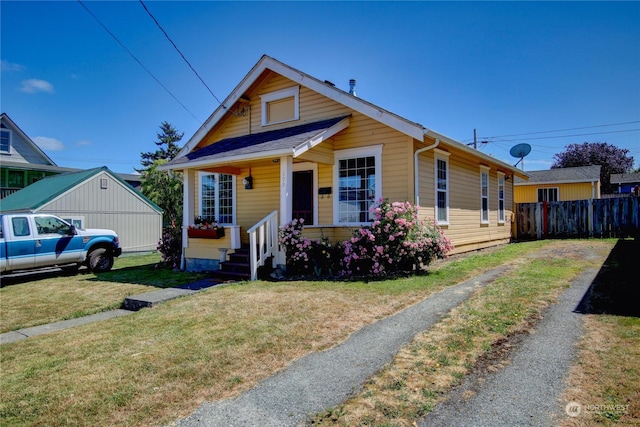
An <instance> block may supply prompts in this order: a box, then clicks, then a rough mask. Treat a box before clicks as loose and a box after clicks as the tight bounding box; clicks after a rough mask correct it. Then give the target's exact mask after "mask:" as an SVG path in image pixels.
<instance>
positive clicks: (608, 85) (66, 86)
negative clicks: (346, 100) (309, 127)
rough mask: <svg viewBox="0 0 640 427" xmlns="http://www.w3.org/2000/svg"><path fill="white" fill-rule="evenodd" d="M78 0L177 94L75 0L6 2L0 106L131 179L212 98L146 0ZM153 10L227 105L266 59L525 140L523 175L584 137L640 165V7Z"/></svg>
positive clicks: (410, 109) (45, 138) (67, 154)
mask: <svg viewBox="0 0 640 427" xmlns="http://www.w3.org/2000/svg"><path fill="white" fill-rule="evenodd" d="M84 4H85V5H86V7H87V8H89V9H90V10H91V12H92V13H93V14H94V15H95V16H96V17H97V18H98V19H99V20H100V21H102V23H103V24H104V25H105V26H106V27H107V28H108V29H109V31H111V32H112V33H113V34H114V35H115V36H116V37H117V38H118V39H119V40H120V41H121V42H122V44H124V45H125V46H126V48H127V49H128V50H129V51H130V52H131V53H132V54H133V55H135V57H136V58H137V59H138V60H139V61H140V62H141V63H142V64H144V66H145V67H146V68H147V69H148V70H149V71H150V72H151V73H152V74H153V75H154V76H155V77H156V78H157V79H158V80H159V81H160V82H161V83H162V85H164V86H165V87H166V88H167V89H168V90H169V91H170V92H171V94H173V96H175V98H177V99H178V100H179V101H180V102H178V101H176V100H175V99H174V98H173V96H172V95H170V94H169V93H168V92H167V91H165V90H164V89H163V88H162V87H161V86H160V85H159V84H158V83H157V82H156V81H155V80H154V79H153V78H152V77H150V76H149V74H148V73H147V72H146V71H145V70H144V69H143V68H142V67H141V66H140V65H139V64H138V63H136V61H135V60H134V59H132V57H131V56H130V55H129V54H128V53H127V52H126V51H125V50H124V49H123V48H122V47H121V46H120V45H119V44H118V43H117V42H116V41H115V40H114V39H113V38H112V37H111V36H110V35H109V34H108V33H107V32H106V31H105V30H104V29H103V28H102V27H101V26H100V25H99V24H98V23H97V22H96V21H95V20H94V18H93V17H92V16H91V15H90V14H89V13H88V12H87V11H86V10H85V9H84V8H83V7H82V6H81V5H80V4H79V3H78V2H76V1H63V2H55V1H46V2H31V1H19V2H12V1H5V0H3V1H2V2H0V14H1V32H2V33H1V52H0V53H1V59H2V83H1V92H0V96H1V98H0V101H1V110H2V111H3V112H6V113H7V114H8V115H9V116H10V117H11V118H12V119H13V120H14V121H15V122H16V123H17V124H18V126H20V127H21V128H22V130H24V131H25V133H27V135H29V136H30V137H31V138H32V139H34V140H35V141H36V142H37V143H38V144H39V145H40V146H41V147H42V148H43V149H44V150H45V152H46V153H47V154H48V155H49V156H50V157H51V158H52V159H53V160H54V161H55V162H56V163H57V164H58V165H59V166H67V167H77V168H91V167H96V166H103V165H106V166H108V167H109V168H111V169H112V170H114V171H116V172H125V173H132V172H133V170H134V168H136V167H140V152H142V151H153V150H155V145H154V144H153V141H154V140H155V139H156V132H157V131H158V129H159V125H160V123H161V122H162V121H168V122H170V123H171V124H173V125H174V127H175V128H176V129H178V130H179V131H183V132H184V138H183V140H182V142H181V145H182V144H184V143H186V142H187V141H188V139H189V138H190V137H191V136H192V135H193V133H195V131H196V130H197V128H198V127H199V126H200V125H201V124H202V122H204V121H205V120H206V119H207V118H208V117H209V115H210V114H211V113H212V112H213V110H214V109H215V108H216V107H217V106H218V102H217V101H216V100H215V99H214V97H213V96H211V94H210V93H209V91H208V90H207V89H206V88H205V87H204V86H203V85H202V83H201V82H200V81H199V80H198V79H197V77H196V76H195V75H194V74H193V72H192V71H191V70H190V69H189V67H188V66H187V65H186V64H185V63H184V62H183V61H182V59H181V58H180V56H179V54H178V53H177V52H176V51H175V50H174V48H173V47H172V46H171V44H170V43H169V42H168V41H167V39H166V38H165V37H164V35H163V34H162V32H161V31H160V30H159V29H158V28H157V26H156V25H155V23H154V22H153V21H152V20H151V18H150V17H149V16H148V15H147V13H146V12H145V10H144V9H143V7H142V5H141V4H140V3H139V2H138V1H126V2H111V1H107V2H95V1H85V2H84ZM145 4H146V6H147V7H148V8H149V10H150V11H151V13H152V14H153V15H154V16H155V18H156V19H157V20H158V21H159V22H160V24H161V25H162V26H163V28H164V29H165V31H166V32H167V33H168V34H169V35H170V36H171V38H172V39H173V41H174V42H175V43H176V45H177V46H178V47H179V48H180V50H181V51H182V52H183V54H184V55H185V56H186V58H187V59H188V60H189V62H190V63H191V64H192V65H193V66H194V68H195V69H196V70H197V71H198V73H199V74H200V76H201V77H202V78H203V79H204V81H205V82H206V83H207V85H208V86H209V87H210V88H211V90H212V91H213V93H214V94H215V95H216V96H217V97H218V98H219V99H221V100H223V99H224V98H225V97H226V96H227V95H228V94H229V93H230V92H231V91H232V90H233V88H234V87H235V86H236V85H237V84H238V83H239V82H240V80H241V79H242V78H243V77H244V76H245V75H246V73H247V72H248V71H249V70H250V69H251V67H252V66H253V65H254V64H255V63H256V62H257V61H258V60H259V59H260V57H261V56H262V55H263V54H267V55H270V56H272V57H274V58H276V59H278V60H280V61H282V62H285V63H287V64H289V65H290V66H292V67H294V68H297V69H299V70H301V71H304V72H305V73H307V74H310V75H312V76H314V77H316V78H319V79H321V80H325V79H326V80H330V81H332V82H333V83H335V84H336V85H337V86H338V87H340V88H342V89H345V90H348V81H349V79H351V78H355V79H357V82H358V83H357V94H358V96H359V97H361V98H363V99H366V100H367V101H370V102H373V103H375V104H377V105H379V106H381V107H383V108H385V109H387V110H390V111H392V112H394V113H396V114H399V115H400V116H403V117H405V118H407V119H410V120H412V121H415V122H418V123H420V124H422V125H423V126H425V127H427V128H431V129H433V130H435V131H438V132H440V133H443V134H445V135H447V136H449V137H452V138H454V139H457V140H459V141H461V142H464V143H468V142H471V141H472V140H473V129H474V128H475V129H477V132H478V139H479V140H480V141H482V140H487V141H489V142H488V143H487V144H480V145H479V149H480V150H482V151H483V152H485V153H488V154H490V155H493V156H495V157H497V158H499V159H501V160H504V161H506V162H508V163H511V164H514V163H515V162H516V161H517V159H513V158H512V157H511V156H510V155H509V148H511V147H512V146H513V145H515V144H518V143H529V144H531V145H532V151H531V154H530V155H529V156H528V157H527V158H526V159H525V170H538V169H548V168H549V167H550V165H551V163H552V161H553V155H554V154H555V153H559V152H561V151H563V150H564V147H565V146H566V145H567V144H570V143H581V142H584V141H590V142H595V141H606V142H609V143H611V144H614V145H616V146H618V147H621V148H627V149H629V150H630V154H631V155H633V156H634V158H635V167H639V166H640V2H621V3H614V2H603V3H600V2H566V3H560V2H514V3H511V2H208V1H196V2H157V1H150V0H147V1H145ZM181 104H182V105H181ZM183 106H184V107H183ZM185 107H186V108H185ZM194 116H195V117H194ZM562 129H567V130H566V131H563V132H550V131H557V130H562ZM514 134H519V135H515V136H508V135H514ZM522 134H524V135H522Z"/></svg>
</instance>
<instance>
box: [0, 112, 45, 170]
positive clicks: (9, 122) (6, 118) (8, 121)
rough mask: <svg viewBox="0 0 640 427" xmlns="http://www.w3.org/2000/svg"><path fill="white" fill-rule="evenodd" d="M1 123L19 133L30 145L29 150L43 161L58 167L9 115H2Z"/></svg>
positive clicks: (0, 115)
mask: <svg viewBox="0 0 640 427" xmlns="http://www.w3.org/2000/svg"><path fill="white" fill-rule="evenodd" d="M0 123H3V124H5V123H6V124H5V126H7V125H8V128H9V129H11V130H12V131H13V132H15V133H17V134H18V135H20V137H21V138H22V139H23V140H24V141H25V142H26V143H27V145H29V148H31V149H32V150H33V151H34V152H35V153H36V154H38V155H39V156H40V157H42V159H44V160H45V161H46V162H47V163H49V164H50V165H51V166H57V165H56V164H55V162H54V161H53V160H51V158H50V157H49V156H47V154H46V153H45V152H44V151H42V149H41V148H40V147H38V144H36V143H35V142H33V140H32V139H31V138H29V137H28V136H27V134H26V133H24V132H23V131H22V129H20V127H19V126H18V125H17V124H16V123H15V122H14V121H13V120H11V117H9V115H7V113H2V114H0Z"/></svg>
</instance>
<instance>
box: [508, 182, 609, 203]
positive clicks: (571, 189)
mask: <svg viewBox="0 0 640 427" xmlns="http://www.w3.org/2000/svg"><path fill="white" fill-rule="evenodd" d="M539 188H557V189H558V201H560V202H565V201H568V200H585V199H591V198H593V190H592V185H591V183H590V182H578V183H557V184H526V185H517V186H516V187H515V202H516V203H535V202H537V201H538V189H539ZM599 194H600V190H599V187H598V188H597V191H596V198H597V197H599Z"/></svg>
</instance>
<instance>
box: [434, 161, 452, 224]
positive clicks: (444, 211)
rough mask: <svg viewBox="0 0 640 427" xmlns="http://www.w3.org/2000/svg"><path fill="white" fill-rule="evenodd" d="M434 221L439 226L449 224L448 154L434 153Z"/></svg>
mask: <svg viewBox="0 0 640 427" xmlns="http://www.w3.org/2000/svg"><path fill="white" fill-rule="evenodd" d="M434 169H435V182H436V200H435V208H436V212H435V213H436V221H437V222H438V224H439V225H447V224H449V153H446V152H444V151H443V152H436V156H435V168H434Z"/></svg>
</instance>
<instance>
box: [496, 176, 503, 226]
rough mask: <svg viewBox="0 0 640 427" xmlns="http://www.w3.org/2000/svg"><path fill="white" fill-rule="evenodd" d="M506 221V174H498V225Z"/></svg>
mask: <svg viewBox="0 0 640 427" xmlns="http://www.w3.org/2000/svg"><path fill="white" fill-rule="evenodd" d="M504 221H505V207H504V174H503V173H498V223H500V224H503V223H504Z"/></svg>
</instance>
